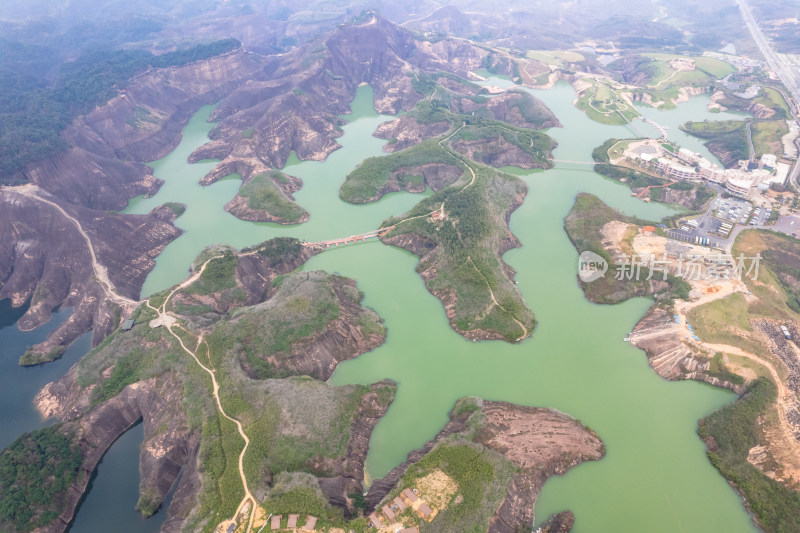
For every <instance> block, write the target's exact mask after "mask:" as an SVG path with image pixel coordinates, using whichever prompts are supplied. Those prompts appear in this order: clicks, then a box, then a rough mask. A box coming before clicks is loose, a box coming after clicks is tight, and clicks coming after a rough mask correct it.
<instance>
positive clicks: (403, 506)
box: [392, 496, 408, 513]
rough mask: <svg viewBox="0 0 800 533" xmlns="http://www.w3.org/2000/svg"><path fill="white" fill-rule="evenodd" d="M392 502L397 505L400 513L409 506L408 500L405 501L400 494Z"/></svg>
mask: <svg viewBox="0 0 800 533" xmlns="http://www.w3.org/2000/svg"><path fill="white" fill-rule="evenodd" d="M392 502H393V503H394V504H395V506H397V512H398V513H402V512H403V511H405V510H406V507H408V505H406V502H404V501H403V499H402V498H401V497H400V496H395V497H394V500H392Z"/></svg>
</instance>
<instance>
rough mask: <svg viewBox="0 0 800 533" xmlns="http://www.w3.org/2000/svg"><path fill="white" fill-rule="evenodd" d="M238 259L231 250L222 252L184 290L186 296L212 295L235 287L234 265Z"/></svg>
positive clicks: (237, 262)
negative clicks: (198, 277)
mask: <svg viewBox="0 0 800 533" xmlns="http://www.w3.org/2000/svg"><path fill="white" fill-rule="evenodd" d="M237 264H239V259H238V258H237V257H236V254H234V253H233V252H232V251H231V250H225V251H224V252H222V255H221V257H217V258H216V259H212V260H211V261H209V262H208V263H206V268H205V270H204V271H203V273H202V274H201V275H200V279H198V280H197V281H196V282H195V283H193V284H192V285H191V286H189V287H187V288H186V289H184V291H185V292H186V293H188V294H201V295H205V294H213V293H215V292H220V291H223V290H225V289H232V288H234V287H236V265H237Z"/></svg>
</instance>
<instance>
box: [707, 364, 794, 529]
mask: <svg viewBox="0 0 800 533" xmlns="http://www.w3.org/2000/svg"><path fill="white" fill-rule="evenodd" d="M775 398H776V387H775V385H774V384H773V383H772V382H771V381H769V380H767V379H764V378H761V379H758V380H757V381H755V382H754V383H753V384H752V385H750V387H749V388H748V390H747V392H746V393H745V394H744V395H742V396H741V397H740V398H739V399H738V400H737V401H736V402H734V403H732V404H730V405H728V406H726V407H723V408H722V409H720V410H719V411H717V412H716V413H714V414H712V415H711V416H709V417H708V418H705V419H703V420H701V421H700V427H699V433H700V436H701V437H702V438H703V439H704V440H705V441H706V443H707V444H708V446H709V451H708V457H709V459H711V463H712V464H713V465H714V466H715V467H716V468H717V469H718V470H719V471H720V473H721V474H722V475H723V476H725V478H726V479H728V480H729V481H730V482H731V483H733V485H734V486H735V487H736V488H737V489H738V490H739V491H741V492H742V494H743V495H744V497H745V499H746V500H747V505H748V507H749V509H750V510H751V511H752V512H753V514H754V515H755V516H756V518H757V519H758V522H759V524H760V525H761V527H762V528H763V529H764V531H767V532H770V533H772V532H776V533H777V532H782V533H783V532H787V533H788V532H789V531H800V493H798V492H796V491H794V490H792V489H789V488H786V487H785V486H783V485H782V484H781V483H780V482H778V481H775V480H773V479H770V478H769V477H767V476H766V475H765V474H763V473H762V472H761V471H759V470H758V469H757V468H756V467H754V466H753V465H751V464H750V463H749V462H748V461H747V457H748V455H749V452H750V449H751V448H752V447H754V446H757V445H758V444H759V442H760V433H761V428H760V423H759V417H760V416H761V415H762V413H764V412H765V411H766V410H768V409H769V408H770V407H771V406H772V404H773V403H774V402H775Z"/></svg>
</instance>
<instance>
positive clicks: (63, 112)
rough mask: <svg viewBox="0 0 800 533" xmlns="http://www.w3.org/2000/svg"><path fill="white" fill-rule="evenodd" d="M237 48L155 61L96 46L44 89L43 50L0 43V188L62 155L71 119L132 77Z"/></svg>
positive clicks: (197, 50) (208, 48)
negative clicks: (41, 162) (16, 174)
mask: <svg viewBox="0 0 800 533" xmlns="http://www.w3.org/2000/svg"><path fill="white" fill-rule="evenodd" d="M239 46H240V43H239V41H237V40H236V39H224V40H220V41H215V42H213V43H210V44H200V45H196V46H193V47H190V48H186V49H183V50H177V51H174V52H168V53H165V54H161V55H154V54H152V53H151V52H149V51H147V50H113V49H109V47H107V46H97V47H95V48H92V49H89V50H86V51H84V52H83V53H82V54H81V55H80V57H78V59H77V60H75V61H71V62H68V63H63V64H62V65H61V66H60V67H57V68H55V72H56V74H55V76H53V77H54V81H52V82H50V83H48V82H47V81H46V76H48V75H49V73H50V72H52V69H51V70H49V71H48V70H47V67H48V63H49V61H51V60H52V58H48V57H47V54H48V49H47V48H44V47H39V46H31V45H21V44H19V43H17V42H12V41H7V40H0V52H2V53H0V183H5V182H6V181H7V180H8V177H9V176H10V175H11V174H12V173H13V172H15V171H17V170H19V169H20V168H22V167H23V166H25V165H26V164H28V163H30V162H33V161H37V160H40V159H44V158H46V157H48V156H50V155H52V154H53V153H55V152H58V151H60V150H64V149H66V148H67V144H66V141H64V139H63V138H62V137H61V135H60V133H61V131H62V130H63V129H64V128H66V127H67V125H69V123H70V122H71V121H72V119H73V118H74V117H75V116H77V115H80V114H84V113H87V112H89V111H91V110H92V109H93V108H94V107H95V106H96V105H99V104H103V103H105V102H106V101H108V100H109V99H110V98H112V97H113V96H114V95H115V94H116V91H117V88H118V87H122V86H124V85H125V83H126V82H127V80H129V79H130V78H131V77H133V76H134V75H136V74H137V73H139V72H143V71H145V70H147V69H148V68H151V67H161V68H163V67H173V66H180V65H185V64H187V63H191V62H193V61H197V60H200V59H206V58H209V57H213V56H216V55H220V54H223V53H225V52H229V51H231V50H235V49H237V48H239ZM6 52H8V53H6ZM21 65H22V67H21ZM4 178H5V179H4Z"/></svg>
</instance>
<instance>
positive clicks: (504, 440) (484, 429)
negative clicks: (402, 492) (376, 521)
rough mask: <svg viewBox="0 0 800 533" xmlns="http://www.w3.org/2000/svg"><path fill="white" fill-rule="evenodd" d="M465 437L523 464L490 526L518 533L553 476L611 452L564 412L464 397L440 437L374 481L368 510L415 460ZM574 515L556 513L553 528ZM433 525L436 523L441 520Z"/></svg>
mask: <svg viewBox="0 0 800 533" xmlns="http://www.w3.org/2000/svg"><path fill="white" fill-rule="evenodd" d="M465 401H467V402H469V401H471V402H474V406H473V407H471V408H466V409H465V408H463V402H465ZM476 427H477V429H476ZM465 440H466V441H469V442H472V443H475V444H479V445H481V446H484V447H485V448H487V449H489V450H493V451H495V452H497V453H499V454H501V455H502V456H503V457H504V458H505V459H506V460H508V461H510V462H511V463H512V464H513V465H514V466H515V467H516V468H518V469H519V470H518V471H517V473H516V474H514V475H513V476H512V478H511V480H510V483H509V484H508V486H507V487H506V493H505V496H504V497H503V499H502V503H501V505H500V507H499V508H498V509H497V510H496V511H495V513H494V515H493V516H492V517H491V519H490V520H489V527H488V531H489V532H492V533H513V532H516V531H520V530H521V528H525V527H530V525H531V524H532V523H534V515H533V508H534V505H535V503H536V499H537V498H538V495H539V492H540V491H541V488H542V486H543V485H544V482H545V481H546V480H547V478H548V477H550V476H552V475H555V474H563V473H565V472H566V471H567V470H569V469H570V468H572V467H573V466H576V465H577V464H580V463H581V462H583V461H587V460H598V459H600V458H602V457H603V455H604V454H605V447H604V445H603V443H602V441H601V440H600V438H599V437H598V436H597V435H596V434H595V433H594V432H593V431H592V430H590V429H588V428H586V427H585V426H583V425H582V424H581V423H580V422H578V421H576V420H575V419H573V418H571V417H569V416H568V415H565V414H563V413H560V412H558V411H555V410H552V409H542V408H536V407H523V406H518V405H513V404H509V403H505V402H489V401H483V400H480V399H477V398H472V399H462V400H460V401H459V402H458V403H457V404H456V408H455V409H454V411H453V412H452V413H451V416H450V421H449V422H448V423H447V424H446V425H445V427H444V428H443V429H442V430H441V431H440V432H439V433H438V434H437V435H436V437H434V438H433V439H432V440H430V441H429V442H427V443H426V444H425V446H423V447H422V448H421V449H418V450H414V451H412V452H411V453H410V454H409V455H408V460H407V461H406V462H404V463H402V464H401V465H399V466H397V467H395V468H394V469H393V470H392V471H391V472H389V474H387V475H386V476H385V477H383V478H381V479H379V480H376V481H375V482H374V483H373V484H372V486H371V487H370V490H369V493H368V494H367V496H366V500H367V505H368V510H372V509H376V508H378V507H380V506H381V504H382V503H383V502H384V499H385V498H386V496H387V495H388V494H389V493H390V492H392V491H393V490H395V489H397V488H398V487H399V486H400V485H399V484H401V482H402V479H403V477H404V475H405V473H406V471H407V470H408V468H409V467H410V466H411V465H413V464H415V463H417V462H419V461H420V460H421V459H422V458H423V457H425V456H426V455H427V454H428V453H430V452H431V451H432V450H434V449H435V448H436V447H438V446H447V445H450V444H458V443H462V442H464V441H465ZM570 517H571V513H568V512H565V513H560V514H559V515H556V516H555V517H553V518H551V522H550V525H551V527H552V526H555V527H553V528H552V529H551V531H569V529H570V528H571V526H572V522H573V521H574V517H572V520H570ZM432 525H434V526H435V525H436V520H434V522H433V524H432Z"/></svg>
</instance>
